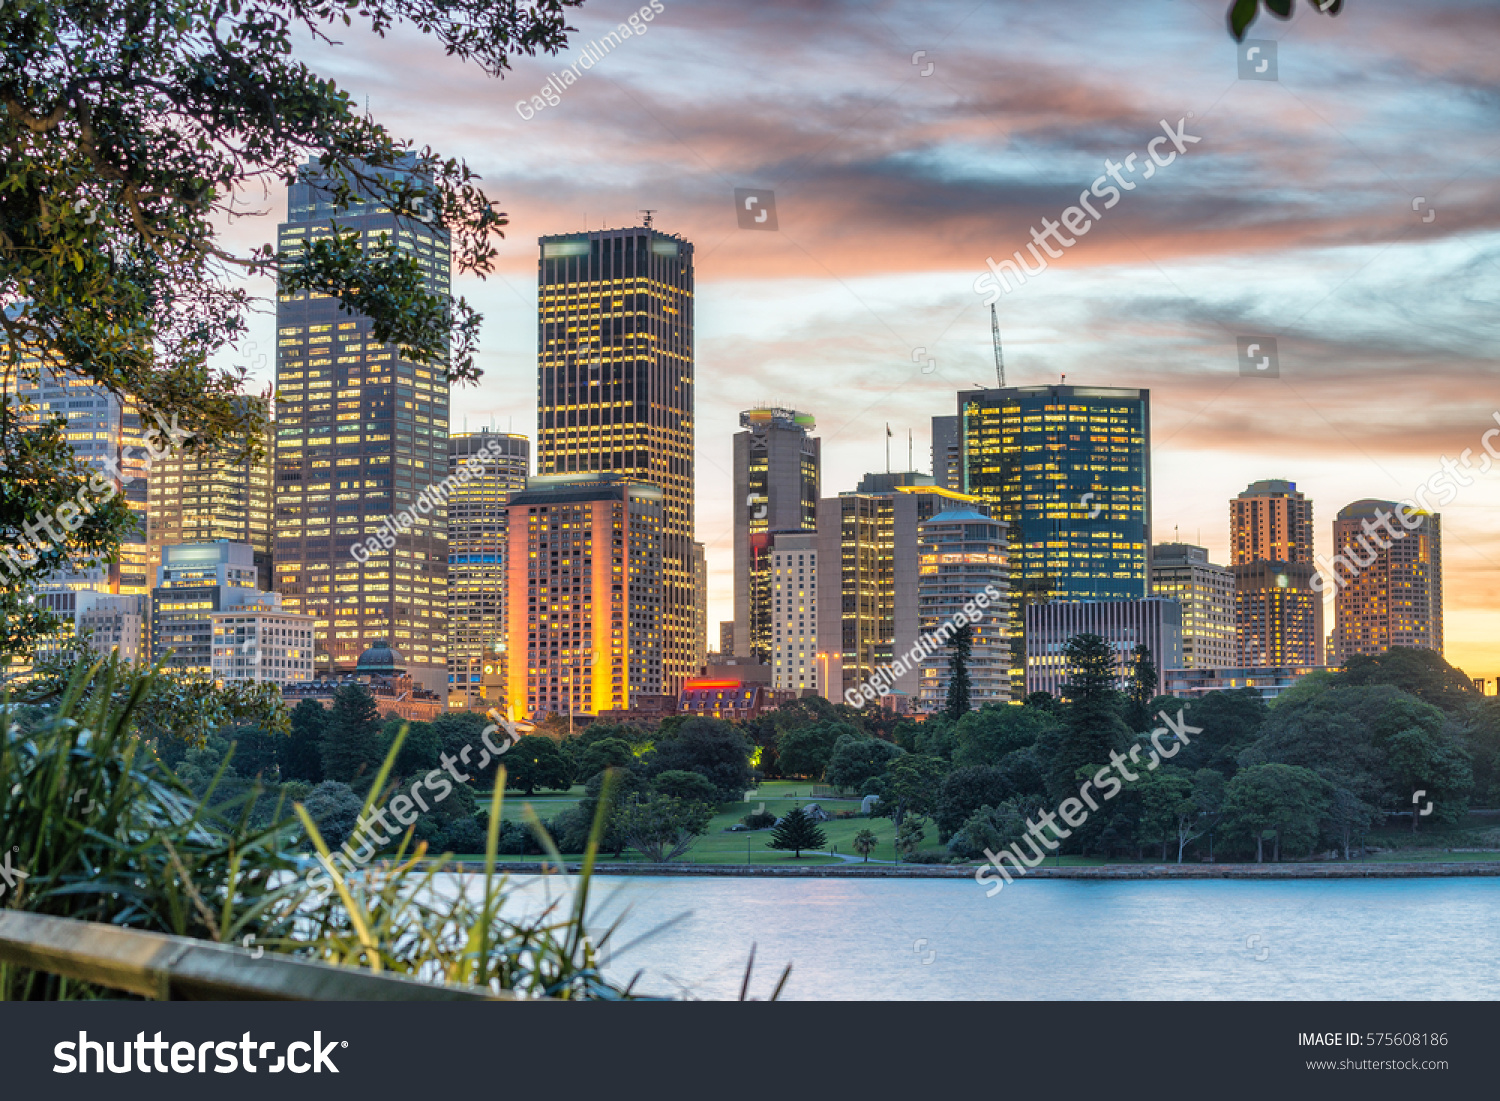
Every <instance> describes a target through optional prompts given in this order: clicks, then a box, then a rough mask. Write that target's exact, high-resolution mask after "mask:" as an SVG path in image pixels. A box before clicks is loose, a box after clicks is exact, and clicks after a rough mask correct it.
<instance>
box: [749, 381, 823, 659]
mask: <svg viewBox="0 0 1500 1101" xmlns="http://www.w3.org/2000/svg"><path fill="white" fill-rule="evenodd" d="M740 426H741V427H742V428H744V429H745V431H744V432H736V433H735V436H734V501H733V507H734V652H735V653H736V654H741V655H745V656H751V657H756V658H759V659H760V660H761V661H770V660H771V650H772V635H773V623H772V615H771V602H772V596H771V589H772V582H771V561H770V554H771V533H772V532H781V531H788V532H793V531H816V530H817V526H818V488H819V478H820V474H821V454H820V447H819V441H818V440H817V439H816V438H814V437H812V436H809V435H808V432H809V431H810V430H811V429H812V428H813V426H814V421H813V417H812V415H811V414H810V413H799V412H797V411H796V410H794V409H779V408H770V409H750V410H747V411H746V412H743V413H741V414H740Z"/></svg>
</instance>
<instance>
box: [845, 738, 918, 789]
mask: <svg viewBox="0 0 1500 1101" xmlns="http://www.w3.org/2000/svg"><path fill="white" fill-rule="evenodd" d="M902 752H903V751H902V749H901V747H900V746H896V745H892V744H891V743H890V742H886V741H882V740H881V739H879V738H867V737H865V736H864V735H863V734H859V733H853V732H851V733H848V734H843V735H840V736H839V740H838V741H837V742H835V743H834V746H833V753H832V755H831V756H830V757H829V760H828V768H827V771H826V775H827V779H828V782H829V783H830V784H832V785H833V786H834V787H836V788H840V789H843V790H846V791H855V790H858V788H859V786H860V785H861V784H863V783H864V782H865V781H866V780H868V779H870V778H871V777H874V776H879V775H880V774H881V773H883V772H885V770H886V767H887V766H888V765H889V764H890V763H891V761H892V760H894V759H895V758H897V757H899V756H901V754H902Z"/></svg>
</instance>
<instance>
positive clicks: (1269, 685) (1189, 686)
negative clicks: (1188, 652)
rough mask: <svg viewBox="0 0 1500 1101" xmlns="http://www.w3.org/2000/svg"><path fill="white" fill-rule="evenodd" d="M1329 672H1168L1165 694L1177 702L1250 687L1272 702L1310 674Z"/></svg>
mask: <svg viewBox="0 0 1500 1101" xmlns="http://www.w3.org/2000/svg"><path fill="white" fill-rule="evenodd" d="M1328 671H1329V670H1328V669H1327V668H1326V667H1324V666H1321V665H1271V666H1261V667H1258V668H1253V669H1233V668H1221V669H1213V668H1209V667H1208V666H1200V667H1198V668H1195V669H1168V670H1167V687H1166V691H1167V692H1168V693H1169V694H1171V695H1173V696H1176V697H1177V698H1178V699H1180V700H1182V699H1192V698H1193V697H1195V696H1206V695H1208V694H1209V693H1210V692H1233V691H1237V690H1239V689H1242V688H1250V689H1253V690H1254V691H1255V693H1256V694H1257V695H1258V696H1260V698H1261V699H1263V700H1274V699H1275V698H1276V697H1277V696H1280V695H1281V694H1282V693H1283V692H1285V691H1286V690H1287V689H1288V688H1290V687H1292V685H1294V684H1296V683H1297V682H1298V681H1299V680H1301V679H1302V678H1303V677H1305V676H1307V675H1308V674H1309V673H1323V672H1328Z"/></svg>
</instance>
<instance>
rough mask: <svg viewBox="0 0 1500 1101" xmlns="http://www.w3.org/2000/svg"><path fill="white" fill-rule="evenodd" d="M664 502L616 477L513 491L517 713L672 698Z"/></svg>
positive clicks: (512, 693) (512, 682)
mask: <svg viewBox="0 0 1500 1101" xmlns="http://www.w3.org/2000/svg"><path fill="white" fill-rule="evenodd" d="M664 498H665V494H664V493H663V491H662V490H661V488H660V487H659V486H654V485H650V484H649V483H645V482H637V481H633V480H631V479H629V478H625V477H622V476H621V475H618V474H594V475H553V476H546V475H543V476H539V477H536V478H532V479H530V480H529V481H528V482H527V484H526V488H525V489H524V490H522V491H521V492H519V493H516V494H515V495H514V496H512V497H511V502H510V519H509V540H510V545H509V549H508V552H507V554H508V558H509V562H508V565H507V568H508V569H509V571H510V578H509V583H508V588H509V592H508V599H509V625H508V628H507V637H508V645H509V651H508V662H507V673H506V675H507V678H508V686H507V694H506V696H507V705H508V709H509V717H510V718H512V719H533V720H540V719H543V718H545V717H546V716H548V715H563V716H566V715H596V714H598V713H599V712H600V711H605V710H619V709H628V708H630V707H631V706H632V705H633V703H634V702H635V701H637V700H639V699H640V698H641V697H643V696H660V695H664V694H668V693H666V691H665V689H664V688H663V683H664V680H665V676H664V674H663V671H662V636H663V634H664V632H663V629H662V618H663V617H662V603H663V582H662V544H663V536H662V529H663V527H664V526H665V518H664V514H665V501H664Z"/></svg>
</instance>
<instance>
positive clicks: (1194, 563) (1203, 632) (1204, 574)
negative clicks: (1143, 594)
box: [1151, 543, 1239, 669]
mask: <svg viewBox="0 0 1500 1101" xmlns="http://www.w3.org/2000/svg"><path fill="white" fill-rule="evenodd" d="M1151 595H1152V596H1160V597H1164V598H1166V599H1168V600H1175V601H1177V603H1179V604H1181V605H1182V665H1183V668H1184V669H1196V668H1209V669H1221V668H1225V667H1228V666H1231V665H1233V664H1234V663H1235V662H1236V661H1238V660H1239V648H1238V646H1237V645H1236V638H1235V632H1234V571H1232V570H1230V569H1229V568H1228V567H1226V566H1219V565H1215V564H1214V563H1212V562H1210V561H1209V560H1208V551H1207V550H1206V549H1205V548H1203V547H1194V546H1189V545H1188V544H1186V543H1158V544H1157V545H1156V546H1155V547H1153V548H1152V550H1151Z"/></svg>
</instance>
